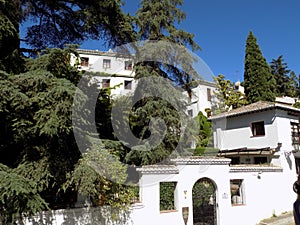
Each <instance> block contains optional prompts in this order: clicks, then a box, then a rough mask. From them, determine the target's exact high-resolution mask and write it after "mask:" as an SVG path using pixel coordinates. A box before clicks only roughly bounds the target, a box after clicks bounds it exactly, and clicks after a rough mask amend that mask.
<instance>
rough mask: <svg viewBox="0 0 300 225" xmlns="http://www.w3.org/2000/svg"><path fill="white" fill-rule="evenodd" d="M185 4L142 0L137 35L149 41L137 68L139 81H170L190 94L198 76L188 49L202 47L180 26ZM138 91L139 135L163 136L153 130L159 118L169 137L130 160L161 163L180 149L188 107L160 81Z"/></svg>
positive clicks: (136, 115)
mask: <svg viewBox="0 0 300 225" xmlns="http://www.w3.org/2000/svg"><path fill="white" fill-rule="evenodd" d="M181 5H182V0H142V1H141V7H140V8H139V9H138V11H137V13H136V19H137V20H136V21H137V22H136V27H137V33H138V35H139V37H140V39H141V40H142V41H148V42H145V45H143V46H142V47H141V48H139V49H138V53H137V57H138V58H139V59H142V60H140V61H139V62H138V63H136V65H135V72H136V79H140V78H143V77H150V76H153V77H158V78H168V79H169V80H171V82H172V83H173V84H174V85H177V86H181V87H184V88H185V89H186V90H188V91H190V88H189V84H190V82H191V81H192V79H193V78H195V77H196V76H197V73H196V71H195V70H193V67H192V64H193V63H194V59H193V57H192V56H191V55H190V53H189V52H188V51H187V50H186V49H185V46H189V47H191V49H193V50H197V49H199V46H198V45H197V44H196V43H195V42H194V40H193V37H194V35H193V34H190V33H188V32H186V31H183V30H181V29H177V27H176V26H177V24H178V23H180V22H181V21H182V20H183V19H185V14H184V13H183V12H182V11H181V10H180V6H181ZM151 41H160V43H162V42H163V44H162V46H161V48H159V47H157V45H155V43H157V42H154V44H153V45H152V42H151ZM158 45H159V44H158ZM174 46H181V47H182V48H181V49H180V50H181V52H180V54H179V52H176V50H178V49H175V48H176V47H175V48H174ZM172 53H174V54H172ZM147 57H150V58H148V59H150V60H147ZM144 59H145V60H144ZM143 85H144V86H143ZM136 90H137V91H136V92H135V94H134V102H135V100H136V99H142V100H140V101H138V102H137V104H135V105H134V107H133V113H132V114H133V117H134V118H135V122H134V127H133V132H134V134H135V136H136V137H139V138H140V139H147V138H149V137H150V135H151V134H154V133H159V131H158V130H153V129H155V126H152V131H151V130H150V126H149V123H150V121H151V118H155V117H159V118H161V119H163V120H164V122H165V125H166V134H165V137H164V140H163V141H162V143H161V144H159V145H158V146H157V147H155V148H154V149H152V150H151V151H142V150H136V149H135V150H131V152H129V153H128V155H127V157H126V158H127V161H128V162H130V163H134V164H137V165H141V164H153V163H157V162H160V161H162V160H164V159H165V158H166V157H168V156H169V155H170V154H171V153H172V152H173V151H174V150H175V149H176V146H178V142H179V139H180V136H181V131H182V129H181V123H182V122H183V121H181V115H183V111H184V105H183V104H182V103H181V102H180V101H178V100H179V99H181V97H180V96H179V95H178V93H176V91H175V89H174V88H173V89H172V87H168V86H166V84H165V83H164V82H163V81H159V79H158V80H156V81H154V82H153V83H151V84H142V83H141V82H139V83H138V87H137V89H136ZM153 91H154V92H155V94H157V95H158V96H166V98H165V99H160V98H158V97H147V95H149V94H153ZM173 104H174V105H173ZM175 105H176V107H177V109H178V108H179V109H182V112H178V111H177V110H176V107H174V106H175ZM158 127H159V125H158ZM149 150H150V149H149Z"/></svg>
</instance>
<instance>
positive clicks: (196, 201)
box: [28, 102, 300, 225]
mask: <svg viewBox="0 0 300 225" xmlns="http://www.w3.org/2000/svg"><path fill="white" fill-rule="evenodd" d="M299 115H300V109H296V108H293V107H291V106H289V105H286V104H280V103H270V102H257V103H254V104H251V105H247V106H244V107H241V108H239V109H234V110H232V111H229V112H226V113H223V114H219V115H215V116H212V117H211V120H212V122H213V124H214V126H213V131H214V137H215V147H217V148H219V149H220V152H219V156H218V157H184V158H176V159H172V160H171V162H172V164H171V165H153V166H144V167H142V168H139V169H138V171H139V173H140V180H139V186H140V196H139V200H140V201H139V202H138V203H135V204H133V205H132V207H131V214H130V216H129V218H127V219H126V220H125V221H124V220H122V221H120V223H117V224H127V225H142V224H156V225H182V224H185V225H200V224H201V225H204V224H205V225H241V224H243V225H255V224H257V223H258V222H259V221H260V220H262V219H264V218H268V217H271V216H274V215H279V214H281V213H283V212H287V211H292V209H293V202H294V201H295V200H296V194H295V193H294V192H293V188H292V187H293V183H294V182H295V181H296V180H297V173H299V165H300V160H299V157H300V156H299V155H300V154H299V143H300V138H299V134H300V132H299V130H300V129H299V128H300V127H299ZM166 187H168V188H169V192H168V193H169V194H168V196H169V198H168V200H169V201H168V202H167V203H168V204H167V206H166V205H165V203H166V201H165V200H166V199H165V196H166V195H161V194H160V190H162V189H166ZM170 196H171V197H170ZM170 199H171V201H170ZM86 211H87V210H86V209H83V210H82V213H78V209H77V213H73V212H72V211H71V212H68V216H69V217H72V216H73V217H75V216H76V218H75V219H73V221H82V220H83V219H85V221H86V222H85V223H82V222H81V223H76V224H88V223H90V222H91V221H93V218H95V217H94V216H91V215H92V213H95V209H91V213H88V212H86ZM98 212H100V210H99V211H98ZM66 214H67V213H64V212H59V213H58V214H57V213H54V214H52V218H55V219H53V220H52V221H54V220H55V221H56V222H57V223H56V224H63V223H64V222H66V219H65V218H68V216H66ZM88 215H90V216H88ZM48 219H49V218H48ZM28 224H30V223H28ZM74 224H75V223H74ZM108 224H109V223H108Z"/></svg>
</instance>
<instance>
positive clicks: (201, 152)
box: [188, 147, 219, 156]
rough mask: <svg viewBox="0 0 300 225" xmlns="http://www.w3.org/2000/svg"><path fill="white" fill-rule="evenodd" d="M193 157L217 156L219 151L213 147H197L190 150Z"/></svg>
mask: <svg viewBox="0 0 300 225" xmlns="http://www.w3.org/2000/svg"><path fill="white" fill-rule="evenodd" d="M188 151H189V152H190V153H192V155H193V156H217V154H218V152H219V149H217V148H212V147H197V148H195V149H189V150H188Z"/></svg>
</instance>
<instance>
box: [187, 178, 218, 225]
mask: <svg viewBox="0 0 300 225" xmlns="http://www.w3.org/2000/svg"><path fill="white" fill-rule="evenodd" d="M193 221H194V225H217V203H216V186H215V184H214V182H213V181H212V180H211V179H209V178H201V179H199V180H198V181H197V182H196V183H195V184H194V187H193Z"/></svg>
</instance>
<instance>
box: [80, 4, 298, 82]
mask: <svg viewBox="0 0 300 225" xmlns="http://www.w3.org/2000/svg"><path fill="white" fill-rule="evenodd" d="M124 2H125V3H126V5H125V7H124V10H125V11H126V12H129V13H131V14H134V12H135V11H136V9H137V7H138V2H139V1H137V0H124ZM182 10H183V11H184V12H185V13H186V20H185V21H183V22H182V23H181V24H180V25H179V27H180V28H182V29H184V30H186V31H188V32H190V33H193V34H195V41H196V42H197V43H198V44H199V45H200V47H201V49H202V50H201V51H198V52H196V54H197V56H199V57H200V58H201V59H202V60H203V61H204V62H205V63H206V64H207V65H208V66H209V68H210V69H211V71H212V72H213V74H214V75H218V74H223V75H225V78H226V79H230V80H232V81H237V80H240V81H242V80H243V73H244V56H245V42H246V38H247V35H248V33H249V31H250V30H252V31H253V33H254V35H255V36H256V38H257V42H258V44H259V46H260V48H261V50H262V52H263V55H264V57H265V58H266V59H267V61H268V62H270V61H271V60H272V59H273V58H277V57H278V56H279V55H283V58H284V60H285V62H286V63H288V66H289V68H290V69H291V70H294V71H295V72H296V74H299V73H300V60H299V59H300V1H298V0H286V1H282V0H185V1H184V5H183V7H182ZM81 48H86V49H99V50H108V49H106V48H105V47H104V46H101V42H99V41H98V42H96V41H86V42H84V43H83V44H82V45H81Z"/></svg>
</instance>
